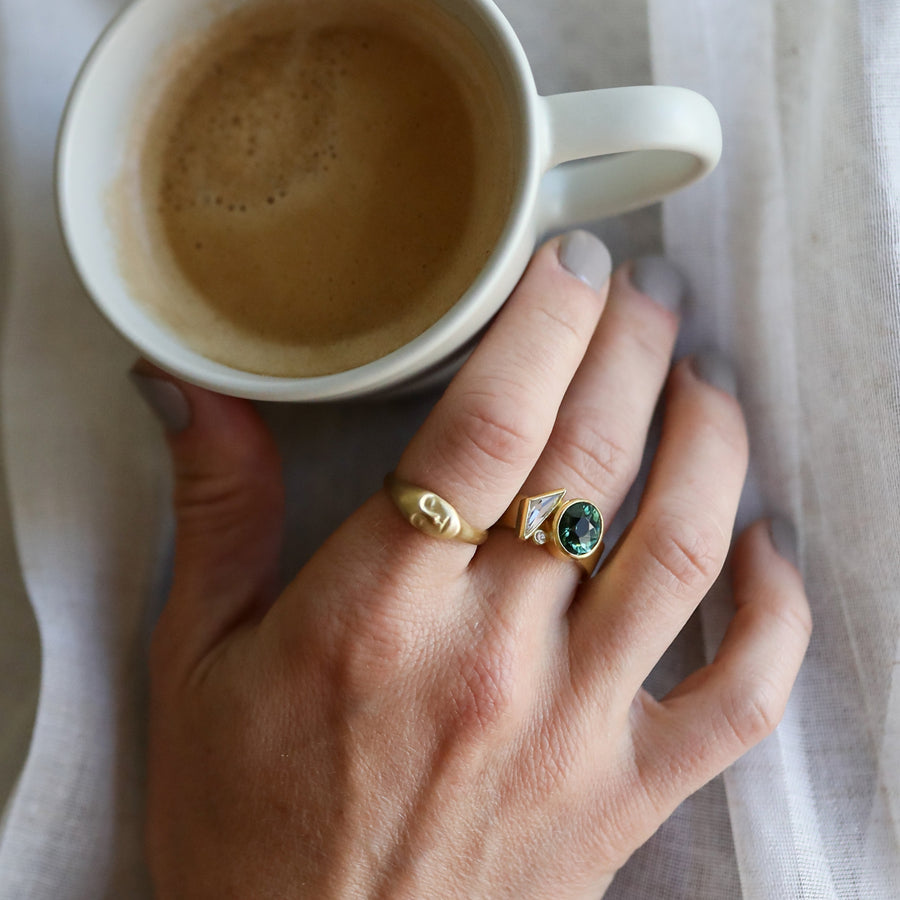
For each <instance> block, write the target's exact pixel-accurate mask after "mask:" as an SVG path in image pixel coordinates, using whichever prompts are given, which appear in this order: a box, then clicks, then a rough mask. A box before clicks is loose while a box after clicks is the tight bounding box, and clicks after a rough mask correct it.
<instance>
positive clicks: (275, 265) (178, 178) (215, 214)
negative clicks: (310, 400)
mask: <svg viewBox="0 0 900 900" xmlns="http://www.w3.org/2000/svg"><path fill="white" fill-rule="evenodd" d="M309 23H315V25H314V26H312V25H310V24H309ZM166 70H167V73H168V74H167V76H166V85H165V88H164V89H163V90H162V91H161V92H160V96H159V98H158V99H157V100H156V102H155V103H154V104H153V112H152V115H150V116H149V118H148V120H147V121H145V123H144V124H143V125H142V126H141V127H140V128H138V129H137V131H136V136H135V140H134V152H133V153H132V154H131V158H130V160H129V165H127V166H126V168H125V170H124V173H123V177H122V178H121V179H120V181H119V184H118V186H117V188H116V190H115V192H114V204H113V205H114V207H115V216H116V225H117V229H118V232H119V235H120V249H121V252H120V257H121V259H122V268H123V271H124V272H125V274H126V278H127V280H128V282H129V284H130V286H131V288H132V290H133V291H134V292H135V294H136V295H137V296H138V297H139V299H141V300H142V301H143V302H144V303H145V304H146V305H147V306H149V307H150V308H151V309H152V310H153V311H154V312H155V313H156V314H157V315H158V316H159V317H160V318H162V319H163V320H164V321H165V322H166V323H167V324H169V325H170V326H171V327H172V328H173V329H174V330H175V331H176V332H177V333H178V334H179V335H181V336H182V338H183V339H184V340H185V341H186V342H188V343H189V344H191V345H192V346H194V347H195V348H196V349H198V350H199V351H200V352H202V353H204V354H206V355H208V356H210V357H211V358H213V359H216V360H218V361H220V362H224V363H226V364H229V365H232V366H235V367H238V368H242V369H245V370H248V371H254V372H260V373H264V374H274V375H317V374H326V373H328V372H334V371H342V370H344V369H347V368H352V367H354V366H356V365H360V364H362V363H365V362H368V361H370V360H372V359H375V358H378V357H380V356H382V355H384V354H386V353H388V352H390V351H391V350H393V349H396V348H397V347H399V346H401V345H402V344H404V343H406V342H407V341H409V340H410V339H412V338H413V337H415V336H416V335H418V334H420V333H421V332H422V331H424V330H425V329H426V328H428V327H429V326H430V325H431V324H433V323H434V322H435V321H437V319H438V318H440V317H441V315H443V314H444V313H445V312H446V311H447V310H448V309H449V308H450V306H452V305H453V303H454V302H455V301H456V300H457V299H458V298H459V297H460V296H461V295H462V294H463V293H464V292H465V290H466V289H467V287H468V285H469V284H470V283H471V282H472V280H473V279H474V277H475V276H476V275H477V273H478V272H479V271H480V269H481V268H482V267H483V265H484V263H485V262H486V261H487V259H488V257H489V255H490V253H491V251H492V249H493V246H494V245H495V243H496V240H497V238H498V237H499V234H500V232H501V230H502V227H503V224H504V222H505V219H506V217H507V215H508V212H509V209H510V205H511V200H512V192H513V189H514V183H515V164H514V158H515V154H514V146H513V145H514V141H513V129H512V126H511V120H510V117H509V114H508V112H507V110H506V102H505V98H504V96H503V91H502V87H501V86H500V83H499V80H498V77H497V75H496V73H495V72H494V70H493V67H492V65H491V63H490V61H489V60H488V58H487V57H486V54H485V53H484V51H483V50H482V48H481V47H480V45H479V44H478V43H477V41H476V40H475V38H474V37H473V36H472V35H471V34H470V33H469V32H468V31H467V30H465V29H464V28H463V26H462V25H461V24H459V23H457V22H456V21H455V20H453V19H451V18H450V17H449V16H447V14H446V13H443V12H442V11H441V10H440V9H439V8H438V7H437V6H434V5H432V4H431V3H421V2H417V0H294V2H290V3H288V2H284V0H280V2H271V0H270V2H265V3H260V4H254V5H252V6H249V7H247V8H245V9H243V10H241V11H239V12H238V13H235V14H232V15H231V16H229V17H227V18H225V19H224V20H222V21H220V22H219V23H218V24H217V25H216V26H214V27H213V28H212V29H211V30H210V31H209V32H208V33H207V35H205V36H204V37H203V38H202V39H200V40H198V41H195V42H193V43H192V44H190V45H189V46H186V47H183V48H181V49H180V50H179V53H178V57H177V58H176V59H174V60H168V61H167V64H166Z"/></svg>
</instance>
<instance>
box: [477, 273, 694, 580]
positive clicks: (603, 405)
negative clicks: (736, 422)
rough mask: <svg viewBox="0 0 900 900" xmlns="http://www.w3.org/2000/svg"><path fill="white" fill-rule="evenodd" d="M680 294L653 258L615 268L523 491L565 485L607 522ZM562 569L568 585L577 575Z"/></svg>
mask: <svg viewBox="0 0 900 900" xmlns="http://www.w3.org/2000/svg"><path fill="white" fill-rule="evenodd" d="M648 291H652V292H653V296H652V298H651V296H650V295H648V293H647V292H648ZM684 292H685V283H684V279H683V277H682V276H681V274H680V273H679V272H678V270H677V269H675V267H674V266H672V265H671V264H670V263H669V262H667V261H666V260H664V259H662V258H660V257H649V258H646V259H642V260H638V261H637V262H636V263H634V264H633V265H626V266H622V267H620V268H619V269H617V270H616V272H615V273H614V275H613V278H612V281H611V283H610V292H609V301H608V303H607V305H606V308H605V309H604V311H603V316H602V318H601V319H600V324H599V325H598V327H597V330H596V332H595V334H594V337H593V339H592V340H591V343H590V346H589V348H588V351H587V353H586V355H585V357H584V360H583V361H582V363H581V366H580V368H579V369H578V372H577V373H576V375H575V378H574V379H573V380H572V383H571V385H570V386H569V389H568V391H567V392H566V396H565V399H564V400H563V403H562V406H561V407H560V411H559V415H558V417H557V419H556V424H555V426H554V428H553V432H552V434H551V436H550V440H549V442H548V443H547V447H546V449H545V450H544V452H543V454H542V455H541V457H540V459H539V460H538V462H537V465H536V466H535V467H534V469H533V470H532V472H531V475H530V476H529V477H528V480H527V481H526V483H525V488H524V491H523V493H525V494H528V495H537V494H543V493H547V492H548V491H551V490H555V489H558V488H565V489H566V497H567V499H570V500H574V499H576V498H583V499H587V500H590V501H591V502H592V503H594V504H595V505H596V506H597V507H598V508H599V509H600V510H601V512H602V513H603V516H604V519H605V521H606V524H607V526H608V525H609V523H610V521H611V520H612V517H613V516H614V515H615V513H616V511H617V510H618V508H619V506H620V505H621V503H622V500H623V498H624V496H625V494H626V492H627V491H628V489H629V488H630V486H631V484H632V482H633V481H634V478H635V476H636V475H637V472H638V469H639V467H640V463H641V458H642V456H643V452H644V446H645V444H646V441H647V431H648V429H649V426H650V421H651V419H652V416H653V411H654V409H655V407H656V404H657V401H658V399H659V394H660V391H661V390H662V386H663V384H664V382H665V379H666V374H667V373H668V371H669V366H670V364H671V358H672V350H673V348H674V345H675V338H676V335H677V332H678V310H679V308H680V304H681V300H682V297H683V295H684ZM488 549H489V548H488ZM507 560H508V561H509V564H512V565H518V564H519V563H520V562H521V564H523V565H524V564H526V560H527V561H529V562H530V564H531V565H536V563H537V562H538V561H539V560H540V561H545V562H546V554H535V553H531V554H529V555H528V557H525V556H523V555H522V553H521V552H519V553H516V554H515V556H512V555H510V554H509V553H507ZM545 568H546V569H547V571H548V576H549V577H555V578H558V577H559V573H560V569H559V562H558V561H556V560H550V561H549V563H547V564H546V566H545ZM567 568H568V569H569V572H570V579H569V580H570V584H569V589H571V587H572V585H574V583H575V582H576V581H577V579H578V578H579V577H580V574H581V573H580V570H579V569H578V567H576V566H568V567H567Z"/></svg>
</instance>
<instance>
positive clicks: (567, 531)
mask: <svg viewBox="0 0 900 900" xmlns="http://www.w3.org/2000/svg"><path fill="white" fill-rule="evenodd" d="M497 524H498V525H503V526H505V527H507V528H512V529H514V530H515V532H516V535H517V536H518V538H519V540H522V541H532V542H533V543H535V544H537V545H538V546H540V547H543V548H545V549H546V550H548V551H549V552H550V553H552V554H553V555H554V556H556V557H557V558H559V559H571V560H574V561H575V562H577V563H578V565H579V566H581V568H582V569H584V572H585V574H586V575H591V574H593V571H594V569H595V568H596V566H597V560H599V559H600V557H601V556H602V555H603V527H604V526H603V515H602V514H601V513H600V510H599V509H597V507H596V506H595V505H594V504H593V503H591V502H590V500H581V499H577V500H566V492H565V490H564V489H562V488H560V489H559V490H555V491H550V492H549V493H546V494H538V495H537V496H535V497H526V496H524V495H523V494H520V495H519V496H518V497H516V499H515V500H513V502H512V503H511V504H510V507H509V509H507V510H506V512H505V513H504V514H503V516H502V517H501V519H500V521H499V522H498V523H497Z"/></svg>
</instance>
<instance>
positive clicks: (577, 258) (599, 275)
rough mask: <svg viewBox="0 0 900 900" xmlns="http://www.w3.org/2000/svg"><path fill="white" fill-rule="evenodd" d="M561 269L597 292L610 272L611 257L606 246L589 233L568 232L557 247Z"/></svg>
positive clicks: (581, 231) (580, 231)
mask: <svg viewBox="0 0 900 900" xmlns="http://www.w3.org/2000/svg"><path fill="white" fill-rule="evenodd" d="M559 261H560V263H561V265H562V267H563V268H564V269H566V270H568V271H569V272H571V273H572V274H573V275H574V276H575V277H576V278H580V279H581V280H582V281H583V282H584V283H585V284H586V285H587V286H588V287H591V288H593V289H594V290H595V291H599V290H600V289H601V288H602V287H603V285H605V284H606V282H607V281H608V279H609V275H610V272H612V257H611V256H610V255H609V250H607V249H606V244H604V243H603V241H601V240H600V238H598V237H597V236H596V235H593V234H591V233H590V232H589V231H583V230H580V229H579V230H578V231H570V232H569V233H568V234H567V235H566V236H565V237H564V238H563V239H562V243H561V244H560V245H559Z"/></svg>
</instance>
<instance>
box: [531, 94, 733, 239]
mask: <svg viewBox="0 0 900 900" xmlns="http://www.w3.org/2000/svg"><path fill="white" fill-rule="evenodd" d="M540 102H541V104H542V108H543V113H544V121H545V123H546V132H545V133H546V134H547V135H548V137H549V155H548V162H547V169H548V170H549V171H547V172H546V174H545V175H544V177H543V179H542V182H541V192H540V200H539V204H538V224H539V227H540V230H542V231H558V230H561V229H563V228H566V227H569V226H572V225H579V224H582V223H584V222H590V221H592V220H594V219H599V218H603V217H605V216H610V215H614V214H616V213H623V212H627V211H628V210H631V209H637V208H638V207H641V206H647V205H648V204H651V203H655V202H656V201H657V200H660V199H661V198H662V197H664V196H666V194H670V193H671V192H672V191H676V190H678V189H679V188H682V187H685V186H686V185H688V184H690V183H691V182H693V181H696V180H697V179H698V178H702V177H703V176H704V175H706V174H707V173H709V172H711V171H712V170H713V169H714V168H715V166H716V163H718V161H719V157H720V156H721V155H722V128H721V126H720V124H719V117H718V115H717V114H716V110H715V108H714V107H713V105H712V104H711V103H710V102H709V100H707V99H706V98H705V97H703V96H701V95H700V94H697V93H695V92H694V91H690V90H688V89H686V88H678V87H661V86H657V85H650V86H638V87H623V88H605V89H601V90H593V91H580V92H575V93H569V94H556V95H554V96H550V97H541V98H540Z"/></svg>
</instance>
